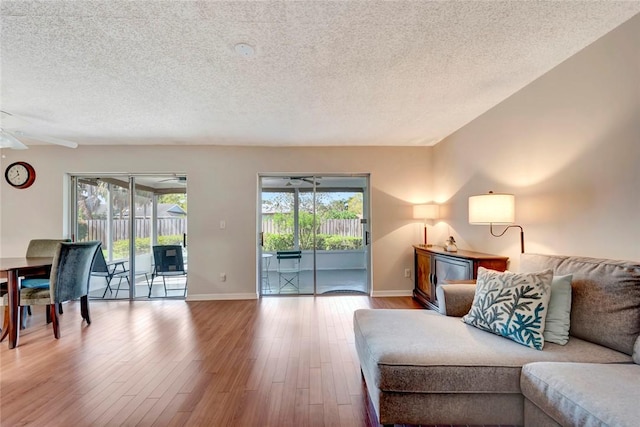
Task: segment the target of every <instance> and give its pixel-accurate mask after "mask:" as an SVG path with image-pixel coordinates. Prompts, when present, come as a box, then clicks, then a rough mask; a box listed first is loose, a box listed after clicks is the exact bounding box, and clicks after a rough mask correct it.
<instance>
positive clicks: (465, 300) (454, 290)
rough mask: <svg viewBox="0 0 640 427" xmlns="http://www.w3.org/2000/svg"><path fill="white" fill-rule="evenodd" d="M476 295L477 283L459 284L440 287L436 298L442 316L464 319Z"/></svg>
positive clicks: (437, 289)
mask: <svg viewBox="0 0 640 427" xmlns="http://www.w3.org/2000/svg"><path fill="white" fill-rule="evenodd" d="M475 294H476V285H475V282H473V281H472V282H469V281H466V282H459V283H447V284H442V285H438V287H437V288H436V297H437V298H438V307H439V310H440V313H441V314H444V315H445V316H454V317H462V316H464V315H465V314H467V313H468V312H469V310H470V309H471V304H472V303H473V297H474V296H475Z"/></svg>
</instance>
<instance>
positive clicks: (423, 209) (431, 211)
mask: <svg viewBox="0 0 640 427" xmlns="http://www.w3.org/2000/svg"><path fill="white" fill-rule="evenodd" d="M439 214H440V207H439V206H438V205H436V204H425V205H414V206H413V218H415V219H421V220H423V221H424V245H425V246H430V245H428V244H427V220H431V219H437V218H438V216H439Z"/></svg>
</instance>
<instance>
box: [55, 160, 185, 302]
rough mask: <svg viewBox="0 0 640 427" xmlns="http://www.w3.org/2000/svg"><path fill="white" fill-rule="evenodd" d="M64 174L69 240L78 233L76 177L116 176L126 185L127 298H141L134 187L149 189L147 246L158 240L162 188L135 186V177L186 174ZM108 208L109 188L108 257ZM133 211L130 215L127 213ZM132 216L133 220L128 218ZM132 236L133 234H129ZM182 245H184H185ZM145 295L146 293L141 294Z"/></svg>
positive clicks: (110, 239)
mask: <svg viewBox="0 0 640 427" xmlns="http://www.w3.org/2000/svg"><path fill="white" fill-rule="evenodd" d="M67 176H68V177H69V187H70V191H69V198H68V202H69V204H68V209H69V217H68V221H67V223H68V227H69V228H68V229H69V230H70V231H71V233H70V234H71V236H72V240H74V241H75V238H76V236H78V232H79V230H78V226H79V222H78V180H79V179H82V178H85V179H88V178H92V179H96V178H100V179H105V180H108V179H109V178H113V179H119V180H122V184H123V185H121V188H126V189H127V191H128V196H129V197H128V207H129V212H130V214H129V221H128V233H129V248H128V250H129V253H128V259H127V262H128V263H129V275H128V278H129V283H130V284H131V285H130V290H129V298H128V299H129V300H130V301H133V300H134V299H136V298H141V297H143V295H140V296H138V295H136V291H135V288H136V286H135V283H136V282H135V279H136V276H137V274H136V259H135V258H136V238H137V237H136V232H137V229H136V227H137V226H136V221H135V217H136V216H135V210H136V207H135V206H136V205H135V202H136V191H137V190H142V191H147V192H150V193H151V200H152V210H151V224H150V245H151V247H153V245H155V244H157V242H158V231H157V230H158V224H157V219H158V215H157V203H158V195H159V194H164V193H163V192H161V191H160V192H156V191H153V190H152V189H150V188H149V187H146V186H144V185H138V186H136V178H142V177H161V178H176V177H177V176H184V177H186V174H184V173H167V172H164V173H99V172H96V173H68V174H67ZM125 180H126V182H127V184H128V185H127V186H126V187H125V185H124V184H125ZM110 185H118V186H120V184H110ZM185 194H186V187H185ZM111 209H112V192H111V191H109V197H108V201H107V210H108V213H107V217H108V219H109V221H107V227H108V229H107V232H106V235H107V239H109V245H108V251H109V253H108V259H111V258H112V255H113V234H112V232H111V220H112V215H111ZM132 212H133V215H132V214H131V213H132ZM132 218H133V219H134V220H133V221H132V220H131V219H132ZM132 237H133V238H132ZM184 242H185V243H186V235H185V236H184ZM185 247H186V245H185ZM150 256H153V255H152V254H151V255H150ZM145 296H146V294H145ZM120 300H126V298H121V299H120Z"/></svg>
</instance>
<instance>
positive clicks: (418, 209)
mask: <svg viewBox="0 0 640 427" xmlns="http://www.w3.org/2000/svg"><path fill="white" fill-rule="evenodd" d="M439 215H440V206H438V205H434V204H428V205H415V206H414V207H413V217H414V218H415V219H437V218H438V216H439Z"/></svg>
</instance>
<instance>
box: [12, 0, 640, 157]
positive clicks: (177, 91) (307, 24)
mask: <svg viewBox="0 0 640 427" xmlns="http://www.w3.org/2000/svg"><path fill="white" fill-rule="evenodd" d="M0 11H1V22H0V24H1V28H0V36H1V50H0V54H1V57H0V65H1V74H0V77H1V79H2V80H1V86H0V89H1V92H0V95H1V98H0V110H3V111H7V112H9V113H12V114H13V115H16V116H18V117H22V118H25V119H27V120H28V124H27V125H26V129H20V130H26V131H29V133H31V134H33V133H36V134H41V135H46V136H51V137H57V138H63V139H68V140H72V141H75V142H78V143H79V144H80V145H85V144H214V145H282V146H286V145H391V146H393V145H398V146H416V145H433V144H434V143H436V142H437V141H439V140H441V139H442V138H444V137H446V136H447V135H449V134H451V133H452V132H454V131H455V130H457V129H459V128H460V127H461V126H463V125H465V124H466V123H468V122H469V121H471V120H473V119H474V118H476V117H478V116H479V115H481V114H482V113H484V112H485V111H487V110H488V109H490V108H492V107H493V106H495V105H496V104H498V103H499V102H501V101H502V100H504V99H505V98H507V97H508V96H510V95H511V94H513V93H514V92H516V91H518V90H519V89H521V88H522V87H524V86H526V85H527V84H529V83H530V82H531V81H533V80H535V79H536V78H538V77H539V76H541V75H542V74H544V73H545V72H546V71H548V70H550V69H551V68H553V67H554V66H556V65H558V64H559V63H560V62H562V61H563V60H565V59H567V58H568V57H570V56H571V55H573V54H575V53H576V52H577V51H579V50H580V49H582V48H584V47H585V46H587V45H588V44H590V43H592V42H593V41H595V40H596V39H598V38H600V37H601V36H603V35H604V34H606V33H607V32H609V31H610V30H612V29H613V28H615V27H616V26H618V25H620V24H621V23H623V22H624V21H626V20H628V19H629V18H631V17H632V16H633V15H635V14H637V13H639V12H640V1H626V2H625V1H604V0H602V1H553V2H551V1H550V2H546V1H545V2H542V1H422V2H420V1H411V2H409V1H358V2H356V1H340V2H325V1H272V2H268V1H237V2H224V1H116V0H108V1H80V0H73V1H59V0H51V1H26V0H19V1H8V0H2V2H1V3H0ZM238 43H246V44H248V45H250V46H251V47H252V48H253V49H254V55H253V56H244V55H243V54H242V53H238V52H237V51H236V48H235V46H236V45H237V44H238ZM6 126H7V125H6V124H5V127H6ZM23 126H24V125H23ZM34 142H36V141H33V140H29V141H28V142H27V144H31V143H34Z"/></svg>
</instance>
